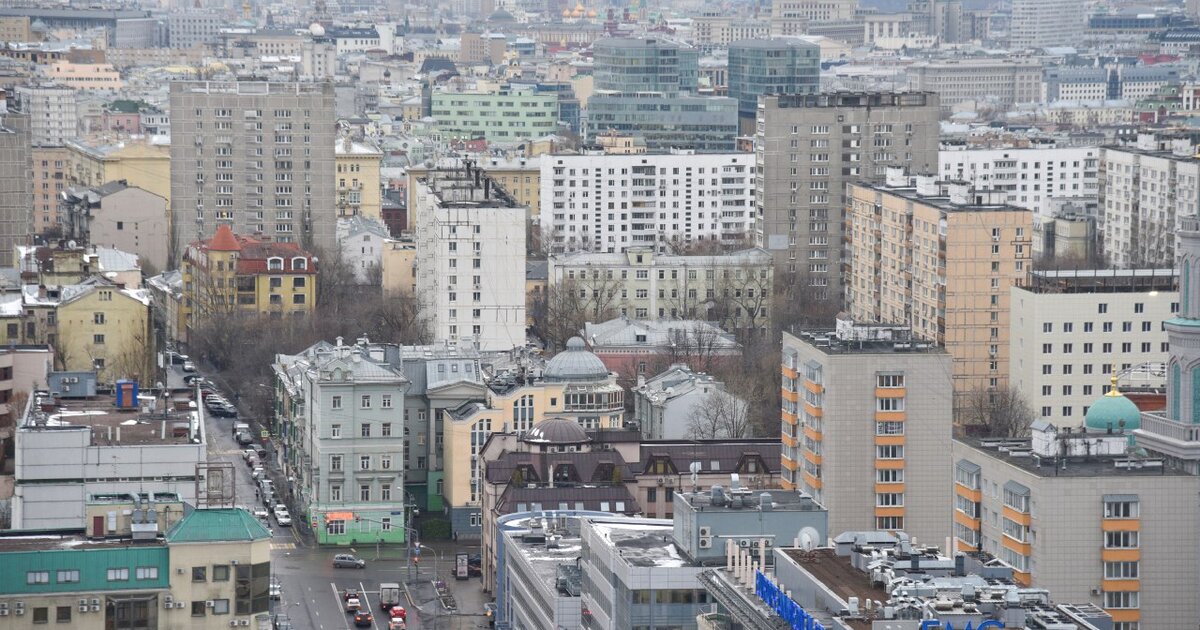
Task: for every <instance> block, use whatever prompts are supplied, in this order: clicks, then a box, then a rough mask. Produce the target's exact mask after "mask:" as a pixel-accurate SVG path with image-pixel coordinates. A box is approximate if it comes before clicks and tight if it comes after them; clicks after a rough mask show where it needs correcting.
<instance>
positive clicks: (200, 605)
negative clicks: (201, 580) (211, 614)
mask: <svg viewBox="0 0 1200 630" xmlns="http://www.w3.org/2000/svg"><path fill="white" fill-rule="evenodd" d="M204 614H205V604H204V600H197V601H194V602H192V616H193V617H203V616H204Z"/></svg>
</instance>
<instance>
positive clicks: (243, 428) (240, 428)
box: [233, 422, 250, 435]
mask: <svg viewBox="0 0 1200 630" xmlns="http://www.w3.org/2000/svg"><path fill="white" fill-rule="evenodd" d="M242 432H245V433H246V435H249V434H250V425H248V424H246V423H245V422H234V423H233V435H237V434H238V433H242Z"/></svg>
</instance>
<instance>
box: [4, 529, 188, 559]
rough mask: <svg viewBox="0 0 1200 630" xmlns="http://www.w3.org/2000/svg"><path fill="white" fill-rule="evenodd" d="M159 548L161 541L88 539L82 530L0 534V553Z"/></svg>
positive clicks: (16, 530)
mask: <svg viewBox="0 0 1200 630" xmlns="http://www.w3.org/2000/svg"><path fill="white" fill-rule="evenodd" d="M131 544H136V546H138V547H161V546H162V545H163V544H165V543H164V541H163V540H161V539H160V540H146V541H138V542H137V543H131V541H130V540H129V539H128V538H101V539H94V538H89V537H88V536H87V535H86V534H85V532H84V531H83V530H82V529H55V530H20V529H10V530H6V531H2V532H0V553H5V552H17V551H52V550H67V549H113V548H119V547H129V546H130V545H131Z"/></svg>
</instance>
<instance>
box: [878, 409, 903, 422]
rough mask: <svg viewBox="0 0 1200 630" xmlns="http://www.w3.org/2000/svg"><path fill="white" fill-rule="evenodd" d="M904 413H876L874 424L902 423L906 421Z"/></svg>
mask: <svg viewBox="0 0 1200 630" xmlns="http://www.w3.org/2000/svg"><path fill="white" fill-rule="evenodd" d="M904 413H905V412H903V411H876V412H875V421H876V422H904V420H906V418H905V415H904Z"/></svg>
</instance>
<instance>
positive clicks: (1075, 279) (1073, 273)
mask: <svg viewBox="0 0 1200 630" xmlns="http://www.w3.org/2000/svg"><path fill="white" fill-rule="evenodd" d="M1017 286H1018V287H1020V288H1022V289H1025V290H1026V291H1029V292H1031V293H1144V292H1149V291H1178V290H1179V272H1178V271H1177V270H1175V269H1170V268H1166V269H1059V270H1045V271H1032V272H1030V273H1029V275H1028V277H1027V278H1026V279H1025V280H1024V281H1022V282H1020V283H1018V285H1017Z"/></svg>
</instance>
